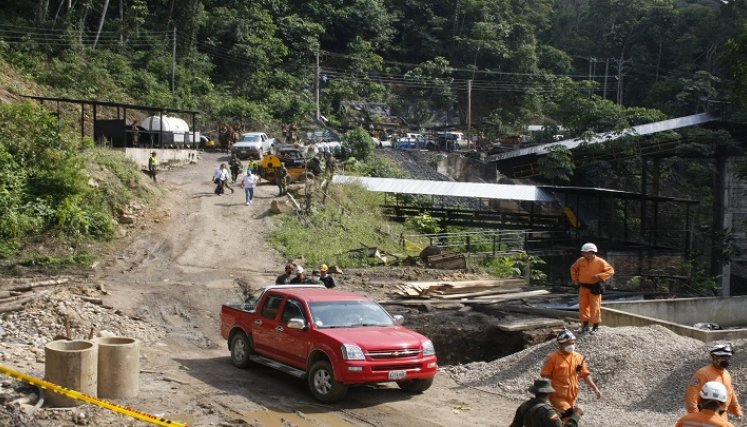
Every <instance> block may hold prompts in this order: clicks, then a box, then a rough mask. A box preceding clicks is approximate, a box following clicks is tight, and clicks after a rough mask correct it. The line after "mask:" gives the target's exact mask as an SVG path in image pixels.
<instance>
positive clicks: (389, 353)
mask: <svg viewBox="0 0 747 427" xmlns="http://www.w3.org/2000/svg"><path fill="white" fill-rule="evenodd" d="M419 355H420V349H419V348H397V349H386V350H371V351H369V352H368V357H370V358H371V359H376V360H380V359H399V358H403V357H417V356H419Z"/></svg>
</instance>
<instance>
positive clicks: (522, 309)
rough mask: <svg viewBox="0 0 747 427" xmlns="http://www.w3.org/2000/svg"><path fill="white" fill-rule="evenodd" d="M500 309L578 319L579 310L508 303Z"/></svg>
mask: <svg viewBox="0 0 747 427" xmlns="http://www.w3.org/2000/svg"><path fill="white" fill-rule="evenodd" d="M500 309H501V310H503V311H508V312H510V313H524V314H536V315H540V316H546V317H554V318H556V319H572V320H578V312H577V311H566V310H553V309H549V308H539V307H530V306H518V305H506V306H502V307H501V308H500Z"/></svg>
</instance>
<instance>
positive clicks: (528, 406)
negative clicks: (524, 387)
mask: <svg viewBox="0 0 747 427" xmlns="http://www.w3.org/2000/svg"><path fill="white" fill-rule="evenodd" d="M529 392H530V393H534V397H533V398H532V399H529V400H527V401H526V402H524V403H522V404H521V406H519V408H518V409H517V410H516V414H515V415H514V420H513V421H512V422H511V425H510V426H509V427H577V426H578V421H579V419H580V418H581V415H583V411H582V410H581V409H580V408H574V409H573V413H571V414H570V415H569V416H568V417H566V418H565V419H563V418H561V415H560V414H559V413H558V411H557V410H556V409H555V408H554V407H553V406H552V405H551V404H550V402H549V400H548V397H549V396H550V395H551V394H552V393H555V389H554V388H553V387H552V385H551V384H550V381H548V380H546V379H544V378H543V379H540V380H535V381H534V384H533V385H532V386H531V387H529Z"/></svg>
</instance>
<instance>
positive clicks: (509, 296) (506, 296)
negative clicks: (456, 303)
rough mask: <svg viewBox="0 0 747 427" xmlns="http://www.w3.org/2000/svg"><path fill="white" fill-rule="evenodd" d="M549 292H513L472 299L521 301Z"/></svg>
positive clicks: (539, 290)
mask: <svg viewBox="0 0 747 427" xmlns="http://www.w3.org/2000/svg"><path fill="white" fill-rule="evenodd" d="M549 293H550V291H548V290H545V289H538V290H536V291H527V292H513V293H510V294H499V296H497V297H496V296H495V295H483V296H477V297H473V298H472V299H476V300H488V299H491V300H493V301H509V300H514V299H521V298H532V297H541V296H543V295H547V294H549Z"/></svg>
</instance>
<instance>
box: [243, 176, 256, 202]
mask: <svg viewBox="0 0 747 427" xmlns="http://www.w3.org/2000/svg"><path fill="white" fill-rule="evenodd" d="M241 186H242V187H244V193H246V204H247V206H248V205H249V204H251V203H252V200H253V199H254V187H256V186H257V175H255V174H253V173H252V172H251V171H250V170H247V171H246V175H244V180H243V181H242V182H241Z"/></svg>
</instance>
